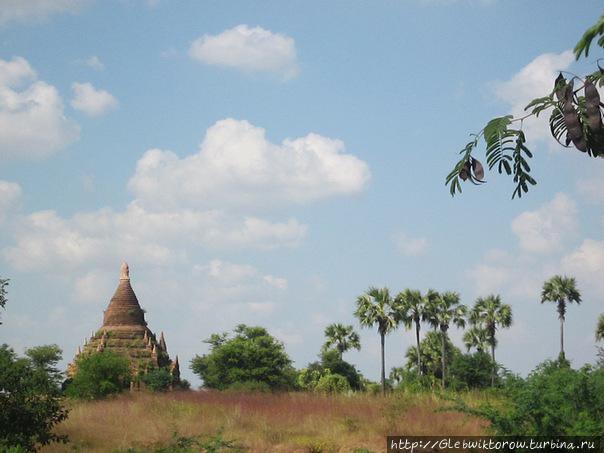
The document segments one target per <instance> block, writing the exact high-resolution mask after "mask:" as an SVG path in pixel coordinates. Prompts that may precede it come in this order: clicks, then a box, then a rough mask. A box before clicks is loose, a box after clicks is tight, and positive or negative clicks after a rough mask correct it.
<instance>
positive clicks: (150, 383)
mask: <svg viewBox="0 0 604 453" xmlns="http://www.w3.org/2000/svg"><path fill="white" fill-rule="evenodd" d="M141 381H142V382H143V383H144V384H145V385H146V386H147V388H148V389H149V390H151V391H152V392H165V391H168V390H169V389H170V386H171V385H172V384H173V380H172V375H171V374H170V371H168V370H167V369H166V368H155V369H153V370H151V371H149V372H148V373H145V374H143V375H142V376H141Z"/></svg>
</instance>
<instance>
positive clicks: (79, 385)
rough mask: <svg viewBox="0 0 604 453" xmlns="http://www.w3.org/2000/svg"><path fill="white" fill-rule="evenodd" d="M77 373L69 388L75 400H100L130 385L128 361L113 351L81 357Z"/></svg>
mask: <svg viewBox="0 0 604 453" xmlns="http://www.w3.org/2000/svg"><path fill="white" fill-rule="evenodd" d="M75 364H76V367H77V372H76V374H75V375H74V376H73V379H72V381H71V382H69V384H68V386H67V394H68V395H69V396H71V397H73V398H81V399H100V398H104V397H106V396H108V395H113V394H116V393H120V392H121V391H123V390H124V389H126V388H128V387H129V385H130V379H131V376H130V363H129V361H128V359H127V358H126V357H124V356H122V355H120V354H116V353H114V352H111V351H103V352H97V353H94V354H84V355H80V356H79V357H78V358H77V360H76V363H75Z"/></svg>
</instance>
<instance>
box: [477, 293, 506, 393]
mask: <svg viewBox="0 0 604 453" xmlns="http://www.w3.org/2000/svg"><path fill="white" fill-rule="evenodd" d="M470 323H471V324H472V325H473V326H477V327H478V328H482V329H484V331H485V333H486V336H487V343H488V345H489V346H490V347H491V359H492V360H493V369H492V371H491V386H494V385H495V374H496V372H497V362H495V347H496V346H497V339H496V338H495V333H496V332H497V328H498V327H499V328H505V329H507V328H508V327H510V326H511V325H512V307H510V306H509V305H508V304H503V303H501V297H499V296H498V295H490V296H488V297H485V298H482V297H479V298H478V299H476V302H475V304H474V307H472V311H471V312H470Z"/></svg>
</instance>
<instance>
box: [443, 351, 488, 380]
mask: <svg viewBox="0 0 604 453" xmlns="http://www.w3.org/2000/svg"><path fill="white" fill-rule="evenodd" d="M493 366H494V362H493V360H492V359H491V358H490V357H489V354H488V353H486V352H484V351H477V352H475V353H473V354H455V355H454V356H453V360H452V361H451V365H450V367H449V370H450V375H451V380H452V381H453V382H454V384H455V386H456V387H457V388H464V389H476V388H485V387H488V386H489V384H490V385H491V386H493V384H494V381H493V380H492V378H493V375H492V373H491V371H490V370H492V369H493Z"/></svg>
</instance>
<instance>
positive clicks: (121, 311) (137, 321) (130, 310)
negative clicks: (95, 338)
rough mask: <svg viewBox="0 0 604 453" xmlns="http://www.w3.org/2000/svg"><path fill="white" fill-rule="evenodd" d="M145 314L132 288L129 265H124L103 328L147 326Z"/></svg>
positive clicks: (106, 311)
mask: <svg viewBox="0 0 604 453" xmlns="http://www.w3.org/2000/svg"><path fill="white" fill-rule="evenodd" d="M146 325H147V323H146V321H145V312H144V311H143V310H142V308H141V307H140V305H139V303H138V299H137V298H136V294H134V290H133V289H132V286H130V273H129V269H128V264H126V263H123V264H122V267H121V272H120V281H119V284H118V286H117V288H116V290H115V293H114V294H113V297H112V298H111V301H110V302H109V306H108V307H107V310H105V315H104V317H103V327H115V326H124V327H125V326H133V327H134V326H143V327H144V326H146Z"/></svg>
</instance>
